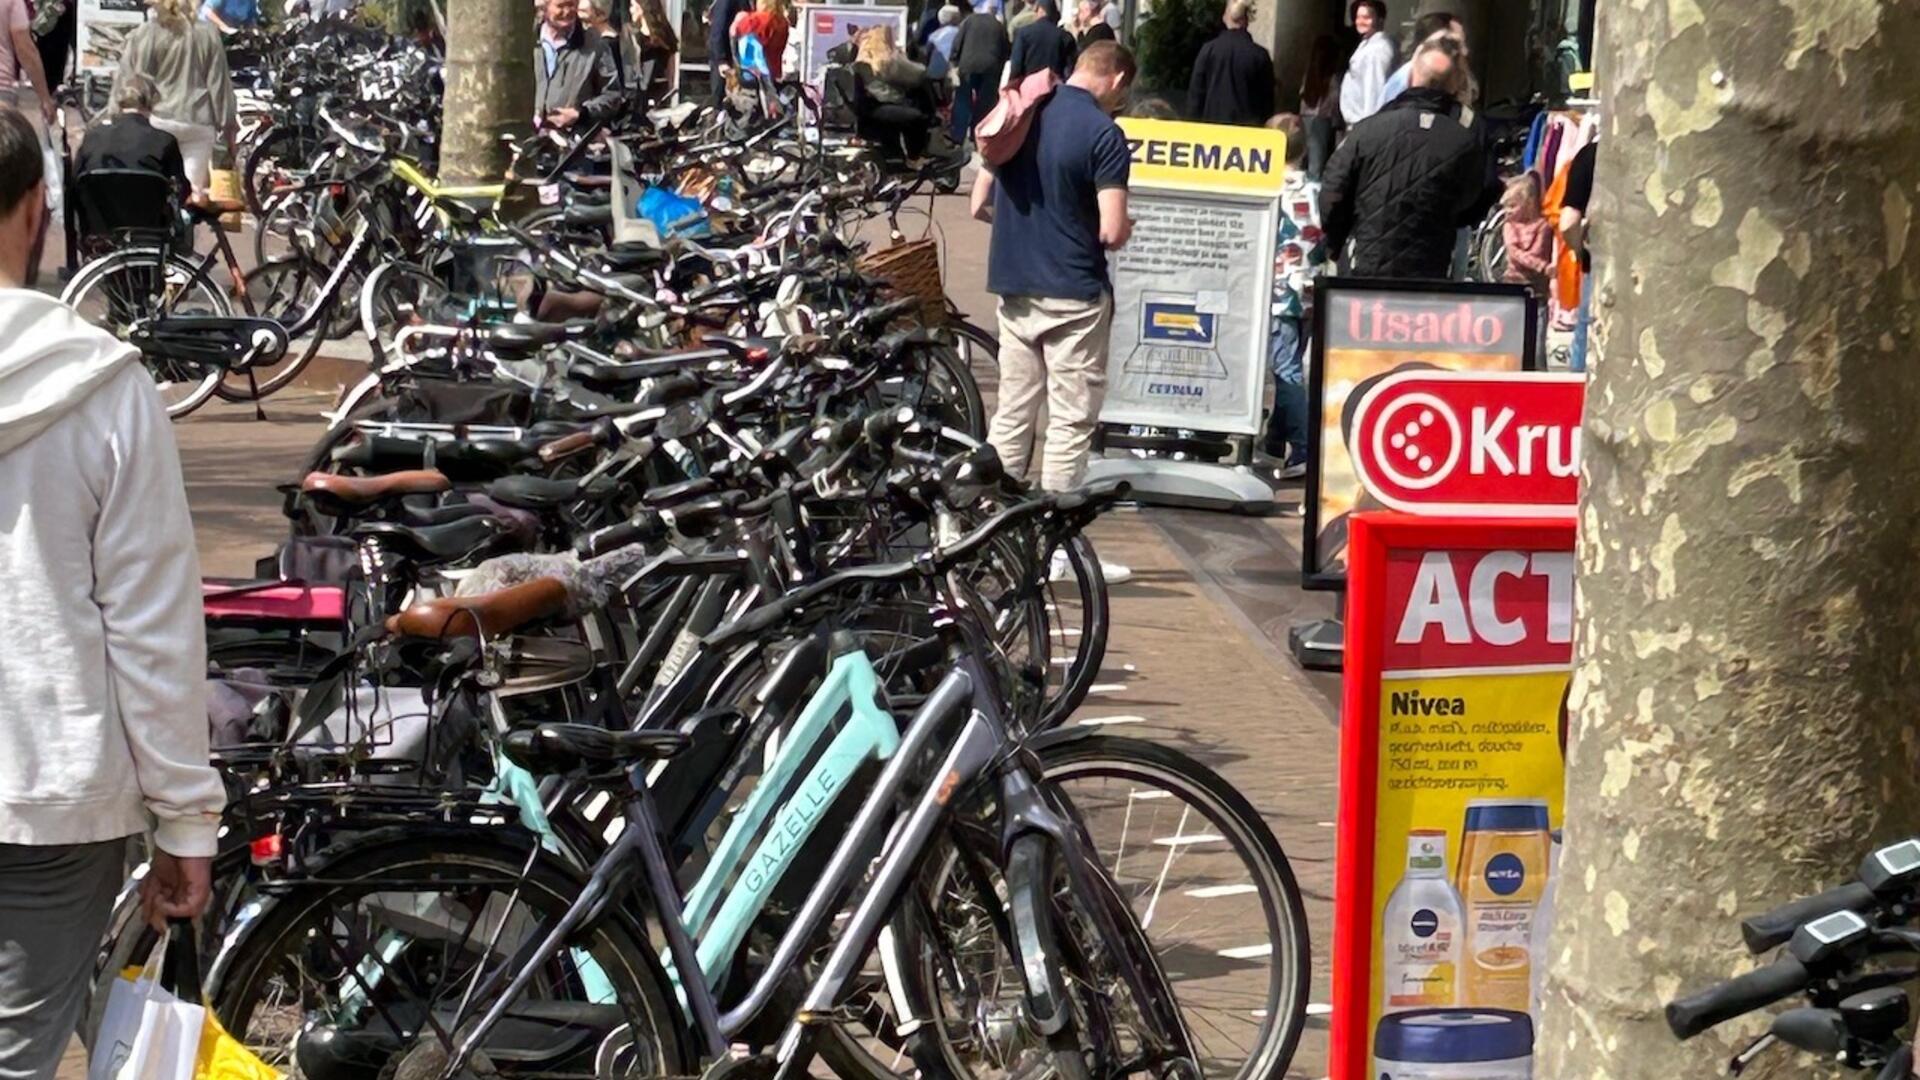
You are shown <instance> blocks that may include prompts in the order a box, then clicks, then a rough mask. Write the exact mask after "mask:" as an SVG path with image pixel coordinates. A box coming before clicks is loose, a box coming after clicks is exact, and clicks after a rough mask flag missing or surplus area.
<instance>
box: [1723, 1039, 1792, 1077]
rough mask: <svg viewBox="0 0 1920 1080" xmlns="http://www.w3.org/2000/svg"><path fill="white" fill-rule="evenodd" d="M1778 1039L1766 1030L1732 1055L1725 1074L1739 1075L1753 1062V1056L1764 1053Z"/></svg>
mask: <svg viewBox="0 0 1920 1080" xmlns="http://www.w3.org/2000/svg"><path fill="white" fill-rule="evenodd" d="M1779 1041H1780V1040H1779V1038H1777V1037H1776V1036H1775V1035H1774V1034H1773V1033H1772V1032H1768V1033H1766V1034H1765V1035H1762V1036H1760V1037H1759V1038H1757V1039H1755V1040H1753V1041H1752V1042H1750V1043H1748V1044H1747V1048H1746V1049H1745V1050H1742V1051H1740V1052H1739V1053H1737V1054H1735V1055H1733V1058H1732V1059H1731V1060H1730V1061H1728V1062H1727V1075H1728V1076H1739V1075H1740V1074H1741V1073H1743V1072H1745V1071H1747V1067H1748V1066H1749V1065H1752V1064H1753V1061H1754V1059H1755V1058H1757V1057H1759V1056H1760V1055H1761V1054H1763V1053H1766V1051H1767V1050H1768V1048H1770V1047H1772V1046H1773V1044H1774V1043H1777V1042H1779Z"/></svg>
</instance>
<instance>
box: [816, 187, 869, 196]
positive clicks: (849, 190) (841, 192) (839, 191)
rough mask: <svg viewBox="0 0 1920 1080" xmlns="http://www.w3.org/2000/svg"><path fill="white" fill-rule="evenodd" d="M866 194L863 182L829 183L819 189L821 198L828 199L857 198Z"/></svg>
mask: <svg viewBox="0 0 1920 1080" xmlns="http://www.w3.org/2000/svg"><path fill="white" fill-rule="evenodd" d="M866 194H867V188H866V185H865V184H829V185H827V186H826V187H825V188H822V189H821V191H820V196H821V198H824V199H828V200H835V199H859V198H864V197H865V196H866Z"/></svg>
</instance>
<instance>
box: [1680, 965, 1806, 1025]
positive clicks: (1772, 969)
mask: <svg viewBox="0 0 1920 1080" xmlns="http://www.w3.org/2000/svg"><path fill="white" fill-rule="evenodd" d="M1812 978H1813V976H1812V975H1810V974H1809V973H1808V972H1807V969H1806V966H1805V965H1803V964H1801V963H1800V961H1798V960H1795V959H1794V958H1793V957H1791V956H1783V957H1781V958H1780V959H1778V960H1775V961H1774V962H1773V963H1771V964H1768V965H1767V966H1766V967H1763V968H1761V969H1760V970H1758V971H1749V972H1747V973H1746V974H1745V975H1742V976H1740V977H1739V978H1737V979H1729V980H1728V981H1726V982H1723V983H1721V984H1720V985H1718V986H1714V987H1710V988H1708V989H1706V990H1703V991H1701V992H1700V993H1698V994H1695V995H1693V996H1692V997H1687V998H1681V999H1680V1000H1678V1001H1672V1002H1668V1003H1667V1027H1669V1028H1671V1029H1672V1030H1673V1034H1674V1035H1675V1036H1676V1037H1677V1038H1680V1039H1691V1038H1693V1037H1694V1036H1695V1035H1698V1034H1700V1033H1701V1032H1703V1031H1705V1030H1707V1029H1708V1028H1710V1027H1713V1026H1714V1025H1715V1024H1721V1023H1725V1022H1726V1021H1728V1020H1731V1019H1733V1018H1734V1017H1736V1016H1745V1015H1746V1014H1747V1013H1750V1012H1752V1011H1753V1010H1755V1009H1762V1008H1765V1007H1767V1006H1768V1005H1771V1004H1773V1003H1774V1002H1776V1001H1780V1000H1782V999H1783V998H1786V997H1789V996H1791V995H1792V994H1794V993H1796V992H1797V991H1800V990H1803V989H1805V988H1806V986H1807V984H1808V983H1809V982H1811V981H1812Z"/></svg>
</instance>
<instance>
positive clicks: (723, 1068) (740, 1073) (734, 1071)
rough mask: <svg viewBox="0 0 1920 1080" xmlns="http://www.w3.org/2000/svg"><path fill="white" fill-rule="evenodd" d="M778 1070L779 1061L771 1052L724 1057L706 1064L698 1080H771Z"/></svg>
mask: <svg viewBox="0 0 1920 1080" xmlns="http://www.w3.org/2000/svg"><path fill="white" fill-rule="evenodd" d="M779 1071H780V1063H779V1062H778V1061H776V1060H774V1057H773V1055H772V1054H753V1055H750V1056H748V1057H724V1058H721V1059H720V1060H719V1061H716V1062H714V1063H713V1064H711V1065H709V1066H707V1068H706V1071H705V1072H702V1073H701V1074H700V1080H773V1076H774V1074H775V1073H777V1072H779Z"/></svg>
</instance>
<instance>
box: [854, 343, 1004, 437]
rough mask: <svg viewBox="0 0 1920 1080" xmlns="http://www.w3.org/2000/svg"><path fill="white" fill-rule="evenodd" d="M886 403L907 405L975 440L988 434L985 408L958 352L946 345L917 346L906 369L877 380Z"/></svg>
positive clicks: (881, 395) (969, 372)
mask: <svg viewBox="0 0 1920 1080" xmlns="http://www.w3.org/2000/svg"><path fill="white" fill-rule="evenodd" d="M879 391H880V399H881V401H882V402H884V403H885V404H886V405H889V406H893V405H906V406H910V407H911V408H912V409H913V410H914V411H915V412H917V413H920V414H921V415H923V416H929V417H935V418H938V419H939V421H940V422H941V423H942V424H945V425H946V426H948V427H950V428H953V429H954V430H955V431H962V432H965V433H966V434H968V435H970V436H972V437H973V438H976V439H984V438H986V437H987V407H986V404H985V403H984V402H982V401H981V399H980V387H979V386H978V385H977V384H975V383H974V381H973V373H972V372H971V371H969V370H968V369H967V366H966V365H965V364H964V363H962V362H961V360H960V358H959V355H958V354H957V353H956V352H955V351H954V350H953V349H952V348H950V347H948V346H946V345H945V344H939V345H932V346H928V347H921V348H916V349H914V350H913V353H912V360H911V362H910V363H909V364H908V365H907V367H906V369H905V370H903V371H900V372H898V373H897V374H894V375H890V376H888V377H887V378H884V379H882V380H880V383H879Z"/></svg>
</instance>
